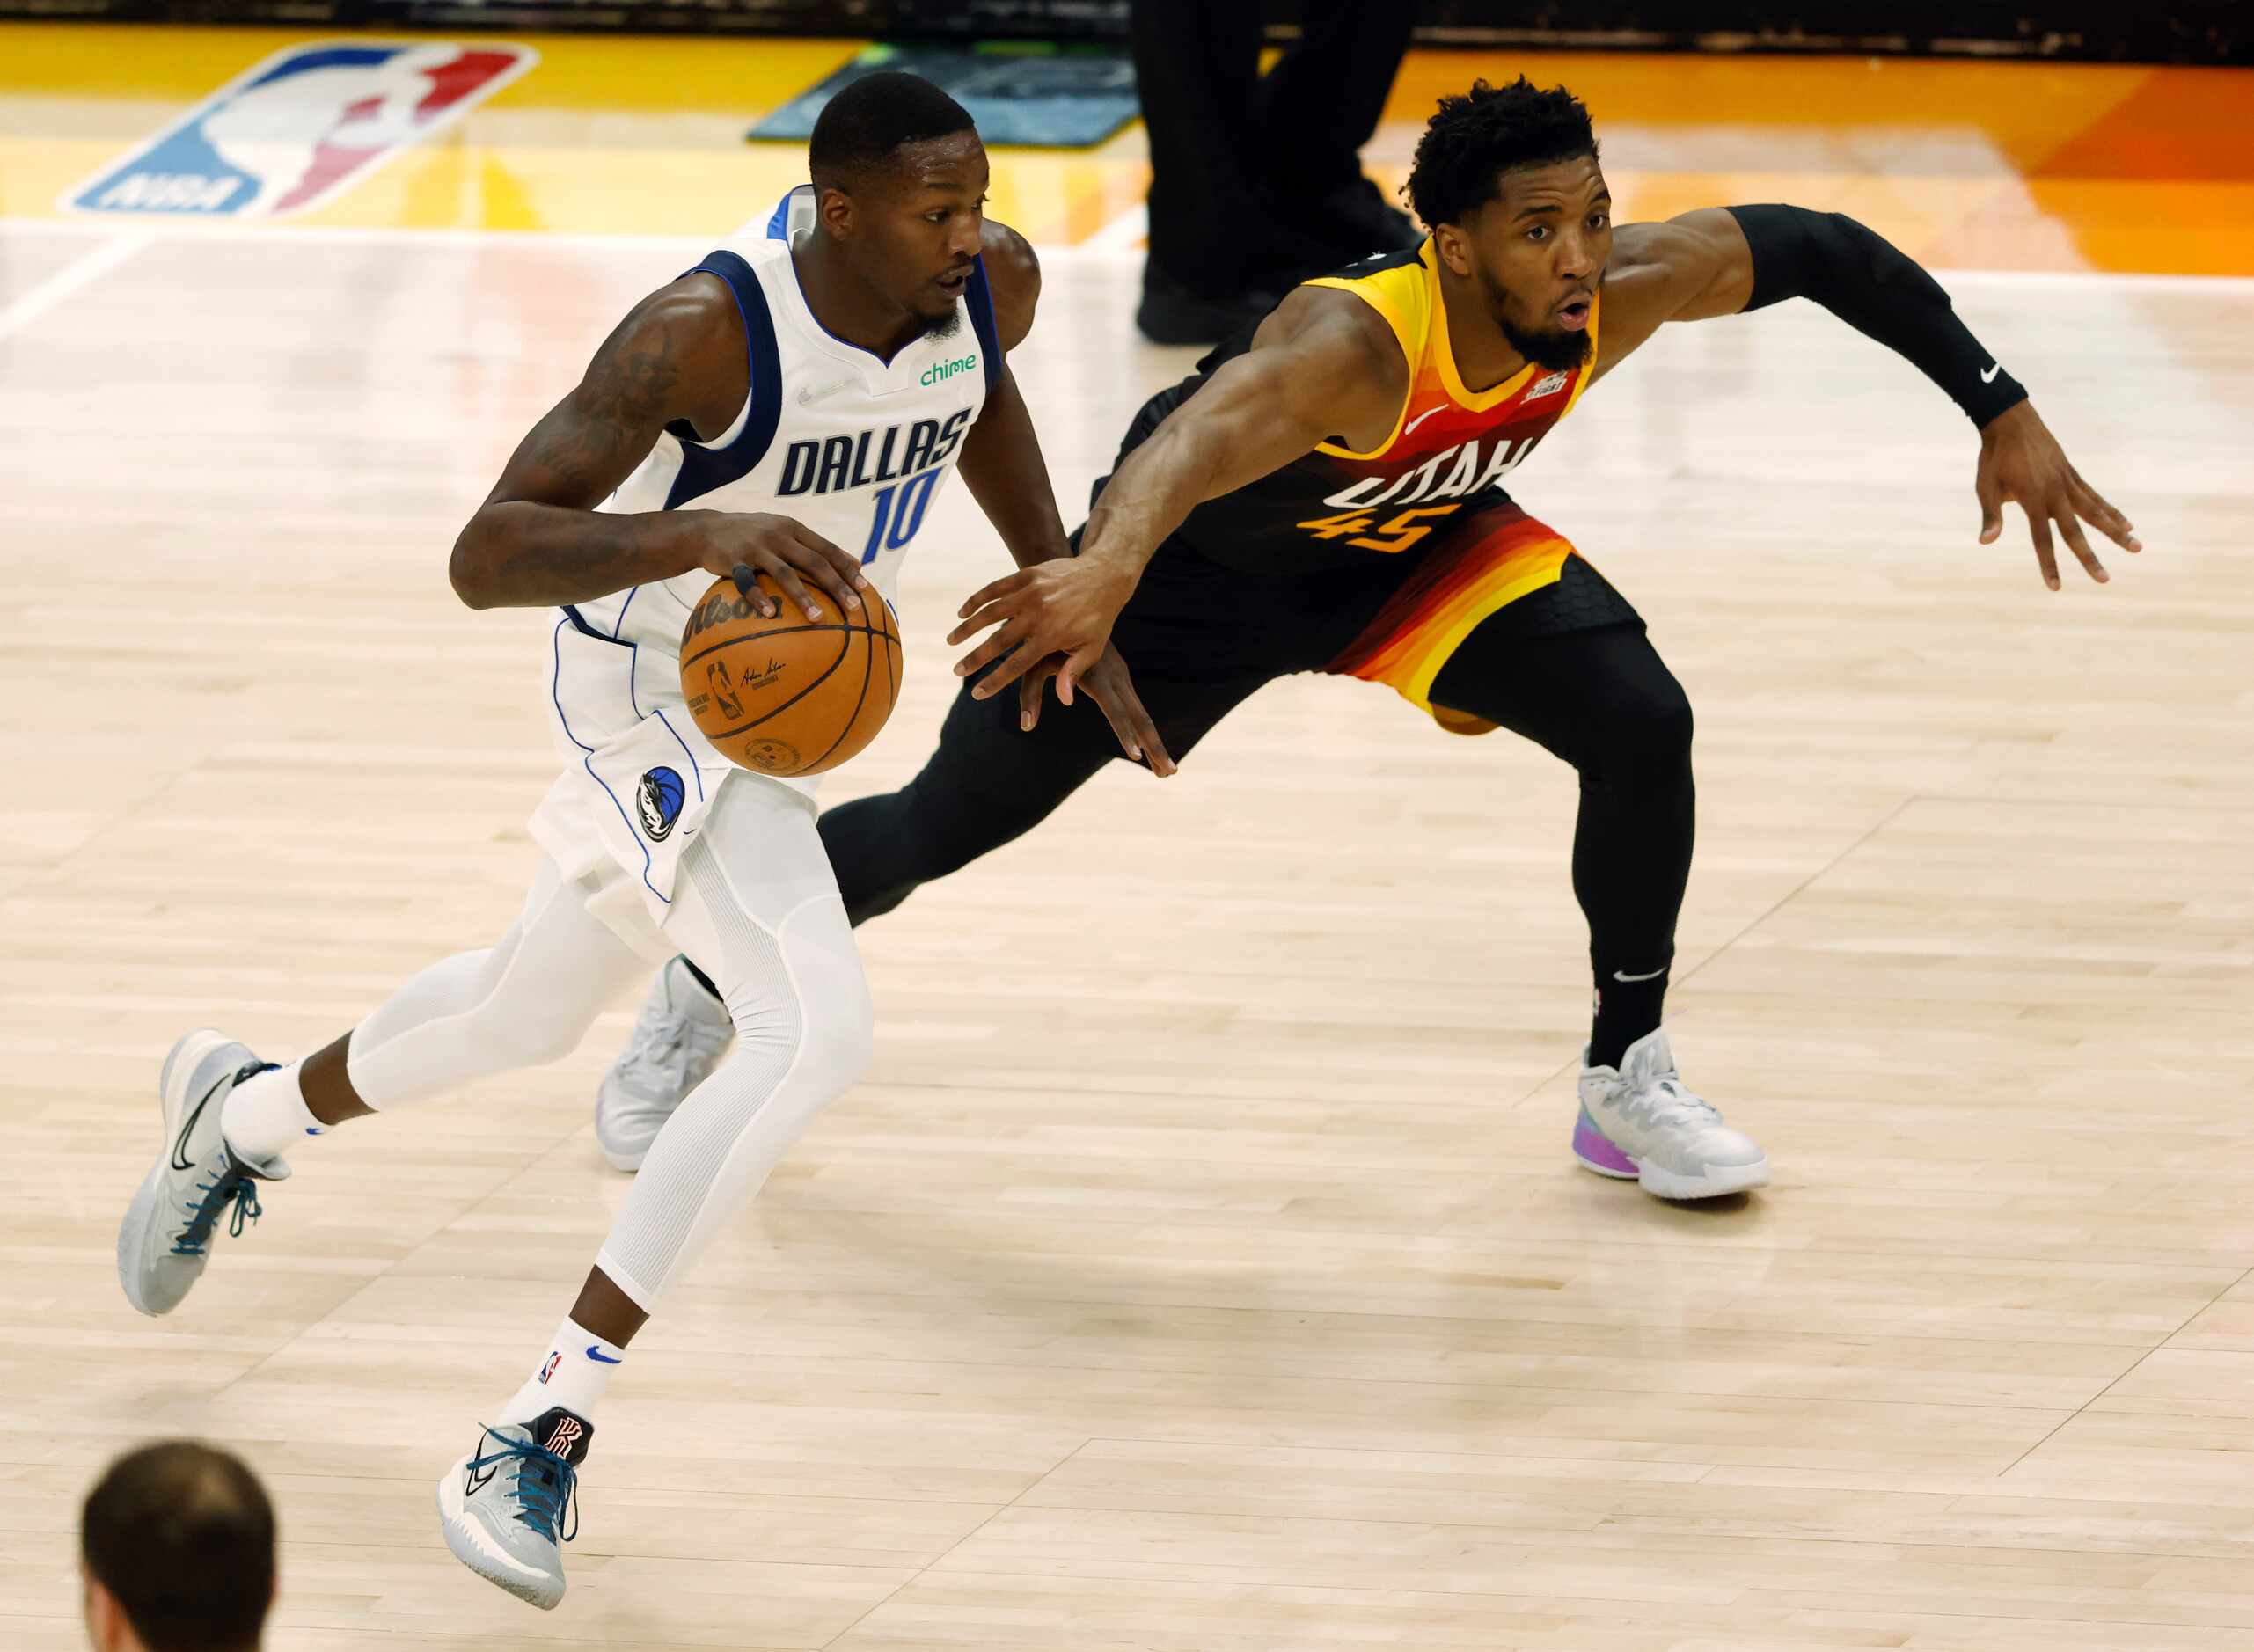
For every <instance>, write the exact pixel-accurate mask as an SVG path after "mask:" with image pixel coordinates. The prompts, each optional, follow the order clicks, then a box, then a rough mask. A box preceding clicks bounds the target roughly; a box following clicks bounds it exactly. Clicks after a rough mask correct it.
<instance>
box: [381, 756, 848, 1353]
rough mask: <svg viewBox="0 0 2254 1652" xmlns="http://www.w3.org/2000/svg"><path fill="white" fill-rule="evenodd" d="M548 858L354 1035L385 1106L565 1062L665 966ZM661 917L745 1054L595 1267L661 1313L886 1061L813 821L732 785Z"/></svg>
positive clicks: (789, 802)
mask: <svg viewBox="0 0 2254 1652" xmlns="http://www.w3.org/2000/svg"><path fill="white" fill-rule="evenodd" d="M673 895H674V899H673V906H672V910H671V911H670V914H669V916H668V917H667V918H666V921H665V924H664V925H663V934H664V938H665V939H666V940H667V941H669V942H670V943H671V944H673V945H675V946H677V947H679V948H680V949H681V950H682V951H683V952H684V953H686V954H688V955H689V957H690V958H691V959H692V960H693V961H695V963H696V965H697V967H698V968H699V969H702V970H703V971H704V972H705V973H706V975H707V976H711V977H712V979H713V981H714V983H716V984H717V985H718V986H719V988H720V990H721V998H722V999H723V1000H725V1002H726V1003H727V1005H728V1013H729V1014H730V1015H731V1016H732V1017H733V1018H734V1019H735V1032H736V1040H735V1049H733V1050H732V1051H731V1052H730V1053H729V1055H728V1059H727V1060H726V1061H725V1062H723V1063H721V1065H720V1066H719V1067H718V1068H717V1069H715V1070H714V1072H713V1075H712V1076H711V1077H710V1078H706V1080H705V1081H704V1083H702V1084H700V1085H698V1086H697V1087H696V1089H695V1090H693V1091H692V1092H691V1093H690V1094H689V1097H688V1099H687V1100H684V1101H683V1102H682V1104H681V1107H680V1108H679V1110H678V1111H677V1112H676V1113H675V1114H674V1115H673V1117H672V1118H671V1119H670V1120H669V1121H667V1122H666V1126H665V1128H664V1129H663V1130H662V1131H661V1132H660V1133H659V1135H658V1137H657V1141H656V1143H655V1144H654V1145H653V1146H652V1147H651V1148H650V1151H649V1156H648V1158H647V1159H644V1160H643V1161H642V1166H641V1170H640V1173H639V1174H638V1175H637V1176H636V1177H635V1178H634V1185H633V1189H632V1191H630V1192H629V1193H628V1194H627V1195H626V1203H625V1205H624V1206H623V1207H622V1208H621V1209H620V1210H619V1211H618V1220H617V1221H616V1222H615V1223H614V1224H612V1226H611V1233H610V1237H609V1238H608V1239H606V1240H605V1241H604V1246H603V1248H602V1251H601V1253H600V1254H598V1255H597V1257H596V1263H597V1265H598V1266H599V1267H601V1268H602V1269H603V1271H604V1273H605V1274H606V1275H608V1276H610V1278H611V1283H614V1284H616V1285H617V1286H618V1289H619V1290H623V1291H625V1292H626V1295H627V1296H628V1297H632V1298H633V1300H634V1302H635V1303H636V1304H637V1305H639V1306H640V1308H641V1309H642V1310H643V1311H644V1312H651V1311H654V1310H655V1307H656V1305H657V1300H658V1298H659V1297H661V1296H662V1294H663V1293H664V1291H665V1290H666V1288H667V1287H668V1286H669V1285H670V1284H671V1283H673V1282H674V1281H675V1280H676V1279H677V1278H678V1277H680V1275H681V1270H682V1269H683V1268H684V1267H685V1266H686V1265H687V1264H688V1262H689V1261H690V1260H691V1259H692V1258H693V1257H694V1256H695V1254H697V1253H698V1251H699V1250H700V1249H702V1248H703V1246H704V1245H705V1243H706V1240H708V1239H710V1238H711V1237H712V1235H713V1233H714V1231H715V1230H716V1229H717V1228H718V1226H719V1225H720V1224H721V1223H723V1222H725V1221H727V1220H728V1218H729V1217H732V1216H734V1215H735V1212H736V1211H737V1210H741V1209H742V1208H743V1204H744V1203H745V1202H746V1201H748V1200H749V1199H750V1197H751V1196H752V1195H754V1194H756V1193H757V1191H758V1190H759V1187H760V1184H761V1183H763V1182H765V1181H766V1179H767V1173H768V1172H769V1171H771V1170H772V1169H773V1168H774V1166H775V1163H776V1161H777V1160H778V1159H780V1158H781V1157H782V1156H783V1154H784V1153H785V1152H786V1151H788V1150H789V1148H790V1145H791V1144H792V1143H793V1142H794V1141H796V1140H797V1139H798V1137H799V1135H800V1133H801V1131H803V1130H804V1129H805V1128H806V1126H807V1124H808V1122H809V1121H810V1120H811V1119H812V1118H813V1116H814V1115H815V1113H816V1111H817V1110H819V1109H820V1107H822V1106H823V1103H825V1102H827V1101H828V1100H830V1099H831V1097H833V1096H836V1095H838V1094H839V1093H842V1092H844V1091H845V1090H847V1089H850V1088H851V1087H852V1086H853V1085H855V1084H857V1083H858V1082H860V1076H861V1073H862V1071H864V1069H865V1068H866V1067H867V1064H868V1055H869V1044H870V1036H871V1012H870V1009H869V1000H868V987H867V982H866V981H865V979H864V978H863V976H862V974H861V963H860V954H859V952H858V951H857V950H856V949H855V948H854V946H853V930H852V928H851V927H850V926H849V925H847V924H846V922H845V907H844V906H843V905H842V904H841V903H840V902H839V900H838V883H837V879H836V877H835V875H834V874H832V873H831V870H830V861H829V858H828V857H827V856H826V855H825V854H824V853H823V849H822V840H821V838H820V837H818V836H817V835H816V831H815V830H814V815H813V811H812V810H810V809H809V808H806V807H805V805H804V804H803V803H801V802H800V801H799V800H797V799H796V798H794V797H793V796H791V795H789V794H788V793H783V792H781V791H779V789H775V788H771V787H768V786H760V785H757V784H743V785H730V786H728V788H727V789H726V790H725V791H723V792H722V793H721V796H720V797H719V799H717V800H715V802H714V808H713V810H712V813H711V814H710V815H708V816H707V817H706V823H705V829H704V836H703V837H702V839H701V840H700V841H699V842H698V843H697V844H695V845H693V846H692V848H690V849H689V851H688V852H686V853H685V854H684V855H683V856H682V859H681V864H680V870H679V874H678V876H677V880H676V881H675V886H674V890H673ZM588 896H589V887H588V886H587V885H586V884H584V883H582V882H580V881H574V880H569V879H566V878H564V877H563V876H562V875H561V874H560V873H559V871H558V869H557V867H556V865H555V863H554V862H553V860H550V859H547V858H546V857H545V856H543V857H542V859H541V862H540V868H539V872H538V875H537V876H536V877H535V879H534V881H533V884H532V889H531V894H529V895H527V896H526V897H525V901H524V910H523V912H522V913H521V914H520V915H519V916H518V917H517V920H516V924H515V925H512V926H511V927H510V929H509V933H508V934H506V935H504V936H503V937H501V941H500V942H499V944H498V945H496V946H494V947H491V948H490V949H488V950H487V951H484V952H471V953H462V954H457V955H456V956H454V957H452V958H449V959H446V960H444V961H442V962H439V963H435V964H433V965H432V966H431V967H430V968H429V969H425V970H424V971H423V972H422V973H421V974H420V975H418V976H415V977H414V978H413V980H411V981H409V982H408V983H406V985H405V986H403V987H401V988H400V989H399V990H398V991H397V992H395V993H393V994H392V997H391V998H390V999H389V1000H388V1001H387V1002H385V1003H384V1005H383V1006H382V1007H381V1008H379V1009H377V1011H376V1012H375V1013H374V1014H372V1015H370V1017H369V1018H368V1019H367V1020H364V1021H362V1023H361V1024H360V1026H359V1027H357V1028H355V1030H354V1032H353V1034H352V1042H351V1044H350V1046H349V1049H348V1056H347V1067H346V1071H347V1072H348V1075H349V1077H350V1078H351V1080H352V1086H353V1088H354V1089H355V1090H356V1091H358V1092H359V1093H360V1097H361V1099H362V1100H364V1101H365V1102H367V1103H368V1105H369V1106H370V1107H375V1108H377V1109H379V1110H382V1109H385V1108H389V1107H398V1106H400V1105H402V1104H405V1103H408V1102H413V1101H421V1100H427V1099H428V1098H429V1097H432V1096H435V1095H439V1094H442V1093H444V1092H447V1091H450V1090H453V1089H456V1088H457V1087H458V1086H460V1085H465V1084H467V1083H469V1082H471V1081H472V1080H473V1079H476V1078H484V1077H486V1076H487V1074H490V1073H496V1072H503V1071H509V1069H511V1068H516V1067H528V1066H534V1065H538V1064H541V1063H544V1062H550V1061H555V1060H558V1059H560V1057H562V1056H567V1055H568V1054H570V1053H571V1051H572V1050H573V1049H574V1048H575V1047H576V1046H577V1045H578V1043H579V1041H580V1040H581V1038H582V1036H584V1035H585V1034H586V1032H587V1029H588V1027H589V1026H590V1025H591V1024H592V1023H593V1021H594V1020H595V1018H596V1015H597V1014H599V1013H600V1012H602V1011H603V1010H604V1008H606V1007H607V1006H608V1005H610V1003H611V1000H612V999H613V998H616V997H617V995H618V992H619V991H620V990H622V989H623V988H625V987H626V986H629V985H631V984H634V983H640V982H642V981H645V980H646V979H647V978H648V975H649V972H650V965H649V964H648V961H646V960H645V959H644V958H643V957H642V956H641V955H640V954H637V953H636V952H635V951H634V949H633V947H629V946H628V945H627V944H626V942H625V941H624V940H623V939H620V938H619V937H618V934H616V933H615V932H613V931H612V930H611V928H610V927H609V926H608V925H605V924H604V922H603V920H602V919H601V918H599V917H596V916H595V915H594V914H593V913H591V912H589V910H588V907H587V901H588Z"/></svg>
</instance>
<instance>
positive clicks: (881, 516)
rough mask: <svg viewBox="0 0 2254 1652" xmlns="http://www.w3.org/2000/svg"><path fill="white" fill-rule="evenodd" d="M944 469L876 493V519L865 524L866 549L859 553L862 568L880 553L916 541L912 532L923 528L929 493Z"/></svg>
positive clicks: (936, 469)
mask: <svg viewBox="0 0 2254 1652" xmlns="http://www.w3.org/2000/svg"><path fill="white" fill-rule="evenodd" d="M945 469H946V467H945V466H943V465H938V464H934V465H933V466H932V468H931V469H930V470H928V471H924V472H923V473H922V474H921V475H919V476H911V477H910V478H909V479H907V480H906V481H904V482H895V483H894V484H893V485H892V486H889V487H880V488H878V489H877V490H876V515H875V519H874V520H872V521H871V522H870V523H869V525H868V545H867V547H866V548H865V549H863V551H862V552H861V566H862V567H867V566H868V565H869V564H870V563H872V562H874V561H875V560H876V559H877V556H878V554H879V553H880V552H885V551H897V550H899V549H900V548H901V547H902V546H903V545H906V544H907V543H908V541H910V540H911V539H912V538H914V537H916V530H917V529H918V528H920V527H922V526H923V525H924V511H925V509H926V507H928V506H929V505H930V504H931V502H932V492H933V489H934V488H936V487H938V486H939V479H940V476H941V475H943V474H944V473H945Z"/></svg>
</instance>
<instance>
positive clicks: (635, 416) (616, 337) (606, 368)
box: [527, 318, 681, 492]
mask: <svg viewBox="0 0 2254 1652" xmlns="http://www.w3.org/2000/svg"><path fill="white" fill-rule="evenodd" d="M629 328H633V329H634V331H635V332H636V333H645V332H647V333H655V339H654V340H653V339H650V338H648V337H646V336H644V337H635V338H631V339H629V338H626V337H623V336H621V335H624V334H626V333H627V331H628V329H629ZM680 382H681V369H680V368H679V367H678V366H677V364H676V362H675V361H674V341H673V330H672V328H671V327H670V326H669V325H667V324H666V323H665V322H663V321H655V322H654V323H653V324H652V325H650V326H649V327H648V329H643V328H641V327H640V326H638V325H637V324H636V322H635V320H634V319H633V318H629V319H628V320H627V322H626V324H625V325H622V326H621V327H620V328H619V329H618V333H616V334H613V335H612V340H611V342H610V343H609V344H606V345H605V346H604V349H603V351H602V353H601V354H600V355H597V356H596V358H595V361H594V362H593V364H592V365H591V366H589V368H588V369H587V377H586V379H585V381H584V382H583V383H582V384H581V385H580V387H579V388H578V389H577V390H575V391H573V392H572V394H571V397H570V398H569V399H568V400H567V401H566V402H565V403H564V405H563V406H560V407H559V408H557V409H556V410H555V412H554V413H550V414H549V415H548V416H547V417H546V418H545V419H543V420H541V421H540V424H539V428H538V429H536V430H535V431H534V432H533V435H532V438H531V442H529V443H528V444H527V448H528V453H527V457H530V458H531V459H532V460H533V461H534V462H535V463H536V464H539V465H540V466H541V467H542V468H543V469H545V470H547V471H553V473H554V474H555V475H557V476H558V477H560V478H563V479H567V480H569V481H570V482H573V483H574V484H577V485H579V486H584V487H587V488H589V489H590V490H592V489H594V488H596V487H598V486H600V483H599V481H598V480H596V479H598V478H601V477H604V476H606V475H609V474H610V473H611V472H612V471H615V470H617V468H618V464H619V462H620V460H621V459H622V458H623V457H625V456H626V455H627V454H630V453H632V452H633V450H635V449H636V448H638V447H640V446H642V445H643V444H644V443H645V442H647V441H648V434H649V431H650V428H651V427H652V426H654V425H655V424H657V423H658V422H659V421H661V420H662V419H663V418H664V416H665V407H666V403H667V400H668V398H670V396H671V394H672V392H673V389H674V386H676V385H677V384H679V383H680ZM603 491H604V492H607V491H608V490H607V489H604V490H603Z"/></svg>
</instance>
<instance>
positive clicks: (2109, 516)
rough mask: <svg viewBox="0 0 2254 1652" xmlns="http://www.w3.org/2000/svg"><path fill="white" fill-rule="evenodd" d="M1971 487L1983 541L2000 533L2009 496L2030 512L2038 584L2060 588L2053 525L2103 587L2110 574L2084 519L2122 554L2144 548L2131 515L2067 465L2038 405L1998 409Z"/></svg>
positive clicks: (1988, 428) (1984, 434)
mask: <svg viewBox="0 0 2254 1652" xmlns="http://www.w3.org/2000/svg"><path fill="white" fill-rule="evenodd" d="M1973 490H1974V492H1976V493H1978V494H1979V495H1980V543H1981V544H1982V545H1994V543H1995V542H1996V540H1997V538H1998V537H2001V536H2002V532H2003V505H2004V501H2006V500H2010V501H2013V502H2014V503H2016V505H2017V506H2018V507H2019V508H2020V509H2022V510H2023V511H2025V512H2026V513H2027V530H2028V532H2029V533H2030V534H2031V536H2032V537H2033V538H2034V541H2035V560H2036V561H2037V562H2038V563H2040V564H2041V565H2042V569H2043V583H2044V584H2045V585H2047V586H2049V587H2050V588H2052V589H2053V590H2054V591H2055V590H2056V589H2058V588H2059V559H2058V552H2057V549H2056V547H2055V546H2053V544H2052V542H2051V524H2052V523H2057V524H2058V526H2059V532H2060V535H2061V536H2062V537H2064V538H2065V540H2066V542H2067V546H2068V548H2069V549H2071V550H2072V551H2073V552H2074V554H2075V559H2076V560H2077V561H2079V562H2080V563H2081V564H2082V567H2083V569H2084V570H2085V571H2086V572H2087V573H2088V574H2089V577H2090V578H2091V579H2093V580H2096V581H2097V582H2098V583H2099V584H2101V585H2103V584H2104V582H2105V581H2106V580H2107V579H2109V578H2110V577H2111V576H2110V575H2109V574H2107V573H2106V572H2105V565H2104V563H2102V562H2100V561H2099V560H2098V559H2097V552H2094V551H2092V550H2091V549H2090V548H2089V540H2088V539H2087V538H2086V537H2084V536H2083V534H2082V523H2085V522H2086V523H2089V524H2090V526H2092V527H2094V528H2096V529H2097V531H2098V532H2100V533H2102V534H2104V536H2105V537H2107V538H2108V539H2111V541H2112V542H2113V543H2114V544H2115V545H2119V546H2120V547H2121V549H2122V550H2124V551H2141V550H2143V549H2144V546H2143V545H2141V544H2139V543H2138V541H2137V537H2136V535H2135V534H2134V533H2133V531H2132V530H2130V527H2129V519H2128V518H2127V517H2126V516H2124V515H2121V513H2120V512H2119V511H2118V510H2116V509H2114V508H2113V507H2112V506H2111V505H2109V504H2108V503H2106V502H2105V501H2104V498H2102V497H2101V496H2100V495H2099V493H2098V492H2097V489H2096V488H2094V487H2092V486H2090V485H2089V483H2087V482H2085V481H2083V480H2082V473H2081V472H2080V471H2077V470H2075V468H2074V466H2073V465H2071V464H2067V456H2066V454H2065V453H2064V451H2062V450H2060V447H2059V442H2058V438H2057V437H2056V436H2053V435H2052V434H2051V433H2050V430H2049V428H2047V427H2045V425H2044V423H2043V421H2042V420H2041V419H2040V418H2039V417H2038V416H2037V414H2036V412H2035V404H2034V403H2033V402H2031V401H2023V402H2021V403H2020V404H2019V405H2018V406H2016V407H2013V408H2010V409H2009V410H2007V411H2005V412H2003V413H1998V414H1997V415H1996V416H1995V417H1994V419H1991V420H1988V422H1987V425H1986V426H1985V427H1983V428H1982V429H1981V431H1980V476H1979V479H1978V480H1977V481H1976V482H1975V483H1974V484H1973Z"/></svg>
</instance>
